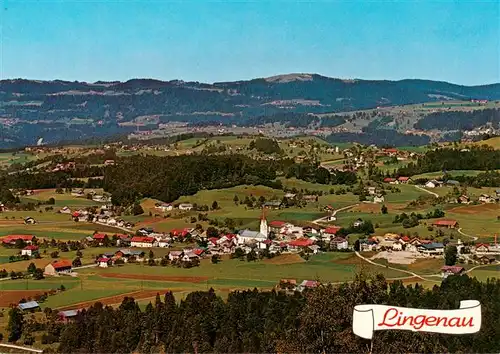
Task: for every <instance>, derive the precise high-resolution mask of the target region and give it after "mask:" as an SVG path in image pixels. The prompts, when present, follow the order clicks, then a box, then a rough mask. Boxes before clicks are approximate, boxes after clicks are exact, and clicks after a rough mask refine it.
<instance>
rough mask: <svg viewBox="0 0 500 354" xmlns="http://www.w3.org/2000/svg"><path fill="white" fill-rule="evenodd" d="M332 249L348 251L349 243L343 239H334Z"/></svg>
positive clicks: (331, 243) (331, 244)
mask: <svg viewBox="0 0 500 354" xmlns="http://www.w3.org/2000/svg"><path fill="white" fill-rule="evenodd" d="M330 248H331V249H334V250H346V249H347V248H349V243H348V242H347V240H346V239H345V238H343V237H334V238H333V239H332V240H331V241H330Z"/></svg>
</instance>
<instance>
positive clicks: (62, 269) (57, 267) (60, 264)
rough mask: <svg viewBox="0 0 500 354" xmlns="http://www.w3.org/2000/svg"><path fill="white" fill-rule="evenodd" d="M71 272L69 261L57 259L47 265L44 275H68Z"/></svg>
mask: <svg viewBox="0 0 500 354" xmlns="http://www.w3.org/2000/svg"><path fill="white" fill-rule="evenodd" d="M71 270H72V266H71V261H70V260H68V259H59V260H56V261H52V262H51V263H49V264H47V265H46V266H45V271H44V274H47V275H58V274H69V273H71Z"/></svg>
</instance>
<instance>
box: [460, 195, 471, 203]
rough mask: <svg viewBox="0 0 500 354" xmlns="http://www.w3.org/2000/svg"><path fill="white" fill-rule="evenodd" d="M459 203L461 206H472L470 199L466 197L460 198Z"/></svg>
mask: <svg viewBox="0 0 500 354" xmlns="http://www.w3.org/2000/svg"><path fill="white" fill-rule="evenodd" d="M458 202H459V203H460V204H470V198H469V197H468V196H466V195H461V196H460V197H458Z"/></svg>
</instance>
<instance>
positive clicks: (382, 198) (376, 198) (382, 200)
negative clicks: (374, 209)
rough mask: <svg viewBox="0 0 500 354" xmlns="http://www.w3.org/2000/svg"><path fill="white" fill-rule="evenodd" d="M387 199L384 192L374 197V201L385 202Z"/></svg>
mask: <svg viewBox="0 0 500 354" xmlns="http://www.w3.org/2000/svg"><path fill="white" fill-rule="evenodd" d="M384 201H385V198H384V196H383V195H382V194H379V195H376V196H374V197H373V202H374V203H383V202H384Z"/></svg>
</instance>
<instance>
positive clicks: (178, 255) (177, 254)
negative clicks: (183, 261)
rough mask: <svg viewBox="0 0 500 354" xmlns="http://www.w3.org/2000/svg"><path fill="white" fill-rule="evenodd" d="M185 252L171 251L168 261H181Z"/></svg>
mask: <svg viewBox="0 0 500 354" xmlns="http://www.w3.org/2000/svg"><path fill="white" fill-rule="evenodd" d="M183 253H184V252H182V251H170V253H169V254H168V259H169V260H170V261H173V260H176V259H179V258H181V257H182V254H183Z"/></svg>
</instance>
